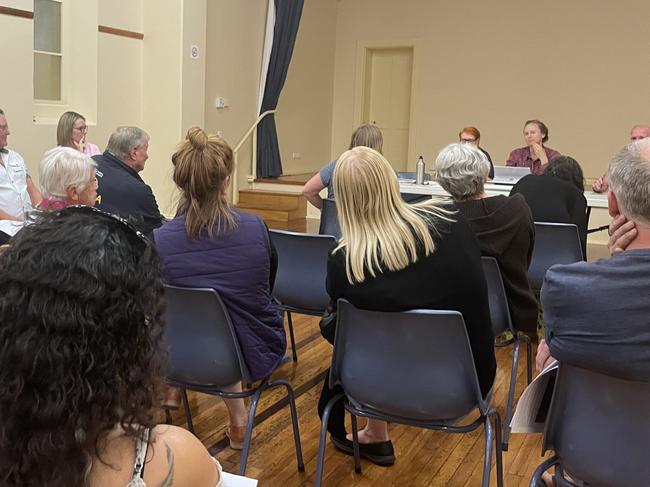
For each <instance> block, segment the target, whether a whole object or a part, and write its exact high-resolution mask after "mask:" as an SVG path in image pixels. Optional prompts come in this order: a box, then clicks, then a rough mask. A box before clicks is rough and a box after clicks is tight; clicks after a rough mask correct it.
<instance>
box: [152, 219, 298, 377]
mask: <svg viewBox="0 0 650 487" xmlns="http://www.w3.org/2000/svg"><path fill="white" fill-rule="evenodd" d="M231 211H232V212H233V213H234V214H235V217H236V221H237V228H236V229H235V230H234V231H233V232H231V233H229V234H227V235H222V236H218V237H215V238H210V237H208V235H207V234H205V235H201V237H200V238H199V239H198V240H190V239H189V238H188V236H187V233H186V232H185V217H184V216H179V217H176V218H174V219H173V220H171V221H169V222H167V223H165V224H164V225H163V226H162V227H160V228H158V229H156V230H155V231H154V239H155V241H156V247H157V248H158V252H159V253H160V257H161V259H162V262H163V277H164V279H165V282H166V283H167V284H172V285H176V286H188V287H210V288H213V289H215V290H216V291H217V292H218V293H219V295H220V296H221V298H222V299H223V302H224V304H225V305H226V307H227V308H228V312H229V313H230V318H231V320H232V323H233V325H234V327H235V331H236V333H237V338H238V339H239V345H240V346H241V349H242V352H243V354H244V359H245V360H246V365H247V366H248V369H249V370H250V373H251V375H252V377H253V379H254V380H258V379H262V378H264V377H267V376H268V375H269V374H270V373H271V372H273V370H275V368H276V367H277V366H278V364H279V363H280V361H281V360H282V357H283V356H284V352H285V349H286V336H285V333H284V324H283V319H282V315H281V314H280V312H279V311H278V309H277V308H276V307H275V305H274V304H273V303H272V301H271V293H270V290H269V272H270V264H271V250H270V246H269V236H268V231H267V229H266V226H265V225H264V223H263V222H262V220H261V219H260V218H259V217H258V216H255V215H251V214H248V213H243V212H240V211H238V210H235V209H233V210H231Z"/></svg>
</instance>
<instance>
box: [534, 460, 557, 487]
mask: <svg viewBox="0 0 650 487" xmlns="http://www.w3.org/2000/svg"><path fill="white" fill-rule="evenodd" d="M558 463H559V460H558V457H557V456H553V457H551V458H549V459H548V460H545V461H544V462H543V463H541V464H540V465H539V466H538V467H537V468H536V469H535V471H534V472H533V476H532V477H531V478H530V486H529V487H538V486H539V485H540V482H542V474H543V473H544V472H546V471H547V470H548V469H549V468H551V467H552V466H553V465H557V464H558Z"/></svg>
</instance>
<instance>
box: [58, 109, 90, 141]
mask: <svg viewBox="0 0 650 487" xmlns="http://www.w3.org/2000/svg"><path fill="white" fill-rule="evenodd" d="M79 119H81V120H83V121H84V122H85V121H86V119H85V118H84V116H83V115H82V114H81V113H77V112H65V113H64V114H63V115H61V118H59V123H58V125H57V126H56V145H60V146H61V147H72V148H73V149H76V147H75V146H74V144H73V143H72V129H73V128H74V124H75V122H76V121H77V120H79Z"/></svg>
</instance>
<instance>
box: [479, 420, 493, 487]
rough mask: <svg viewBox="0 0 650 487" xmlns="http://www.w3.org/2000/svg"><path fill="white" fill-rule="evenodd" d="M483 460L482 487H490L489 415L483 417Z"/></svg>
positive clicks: (490, 436) (491, 438)
mask: <svg viewBox="0 0 650 487" xmlns="http://www.w3.org/2000/svg"><path fill="white" fill-rule="evenodd" d="M484 424H485V458H484V459H483V481H482V482H481V486H482V487H490V470H491V468H492V442H493V441H494V438H493V436H494V434H493V431H492V421H491V419H490V415H489V414H486V415H485V422H484Z"/></svg>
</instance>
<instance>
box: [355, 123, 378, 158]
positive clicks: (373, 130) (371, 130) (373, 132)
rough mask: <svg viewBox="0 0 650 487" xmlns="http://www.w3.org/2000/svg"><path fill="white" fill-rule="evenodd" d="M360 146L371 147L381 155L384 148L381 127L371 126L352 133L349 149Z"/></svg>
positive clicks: (360, 127)
mask: <svg viewBox="0 0 650 487" xmlns="http://www.w3.org/2000/svg"><path fill="white" fill-rule="evenodd" d="M359 146H364V147H370V148H371V149H375V150H376V151H377V152H379V153H380V154H381V153H382V149H383V148H384V136H383V135H382V134H381V130H379V127H377V126H376V125H370V124H366V125H361V126H359V127H357V129H356V130H355V131H354V132H353V133H352V138H351V139H350V147H348V149H354V148H355V147H359Z"/></svg>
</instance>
